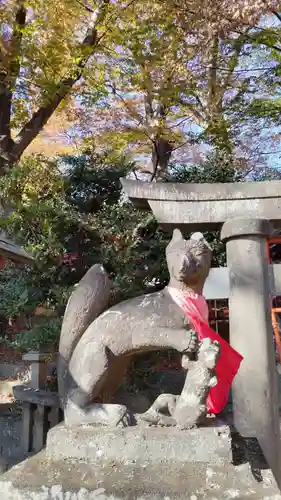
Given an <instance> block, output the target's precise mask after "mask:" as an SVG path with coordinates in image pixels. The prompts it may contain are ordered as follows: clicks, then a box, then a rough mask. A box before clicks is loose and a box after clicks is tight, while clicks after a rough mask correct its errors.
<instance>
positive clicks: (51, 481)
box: [0, 452, 281, 500]
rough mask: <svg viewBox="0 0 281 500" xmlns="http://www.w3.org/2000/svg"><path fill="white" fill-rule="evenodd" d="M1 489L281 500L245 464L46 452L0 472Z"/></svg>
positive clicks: (49, 494)
mask: <svg viewBox="0 0 281 500" xmlns="http://www.w3.org/2000/svg"><path fill="white" fill-rule="evenodd" d="M163 458H164V459H166V458H169V457H163ZM255 477H256V479H255ZM0 492H1V500H230V499H236V500H237V499H238V500H242V499H245V500H281V495H280V493H279V490H278V488H277V487H276V484H275V482H274V480H273V478H272V475H271V473H270V471H260V472H259V474H258V473H257V471H255V476H253V474H252V472H251V469H250V467H249V466H248V464H243V465H240V466H237V467H235V466H233V465H231V464H229V465H228V466H227V465H224V466H223V465H213V464H212V463H209V464H208V463H206V462H205V463H203V462H197V463H195V462H193V463H192V462H187V463H185V464H184V463H183V462H182V463H180V462H177V463H176V462H173V461H171V463H170V465H167V461H165V460H164V461H163V463H161V462H159V463H158V464H150V465H149V466H148V465H147V466H145V465H142V466H141V465H140V464H133V463H128V464H120V463H119V464H118V463H116V462H114V461H113V460H107V459H106V458H105V459H104V460H103V462H102V463H100V464H95V465H93V464H92V463H90V462H86V461H82V460H80V461H79V460H66V459H65V460H62V459H61V460H51V459H50V458H49V457H47V456H46V453H45V452H40V453H39V454H38V455H36V456H34V457H32V458H29V459H28V460H26V461H25V462H22V463H21V464H19V465H16V466H15V467H13V468H12V469H10V470H9V471H8V472H6V473H5V474H3V475H2V476H0Z"/></svg>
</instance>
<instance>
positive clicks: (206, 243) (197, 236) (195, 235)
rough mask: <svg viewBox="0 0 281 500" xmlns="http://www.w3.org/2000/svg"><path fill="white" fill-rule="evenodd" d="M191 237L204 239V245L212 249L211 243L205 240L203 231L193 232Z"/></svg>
mask: <svg viewBox="0 0 281 500" xmlns="http://www.w3.org/2000/svg"><path fill="white" fill-rule="evenodd" d="M190 239H191V240H192V241H202V243H204V245H205V246H206V247H207V248H209V250H212V247H211V246H210V245H209V243H208V242H207V241H206V240H205V238H204V236H203V234H202V233H193V234H192V235H191V236H190Z"/></svg>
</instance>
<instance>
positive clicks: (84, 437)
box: [46, 423, 231, 465]
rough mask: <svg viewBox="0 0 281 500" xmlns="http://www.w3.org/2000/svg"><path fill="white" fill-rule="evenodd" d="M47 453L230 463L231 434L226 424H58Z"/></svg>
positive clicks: (100, 458)
mask: <svg viewBox="0 0 281 500" xmlns="http://www.w3.org/2000/svg"><path fill="white" fill-rule="evenodd" d="M46 453H47V456H48V457H50V458H52V459H56V460H60V459H74V460H85V461H87V462H91V463H94V464H96V463H102V462H103V461H104V460H105V459H106V460H113V461H115V462H118V463H138V464H140V465H145V464H150V463H158V462H160V463H162V462H166V463H168V464H173V463H197V462H200V463H212V464H214V465H224V464H229V463H231V436H230V429H229V427H228V426H227V425H223V424H221V425H220V424H219V425H216V426H214V425H210V426H208V427H201V428H198V429H191V430H188V431H180V430H178V429H176V428H168V429H167V428H159V427H148V426H145V425H144V426H143V427H142V426H138V427H127V428H125V429H123V428H115V429H108V428H104V427H100V426H99V427H94V426H90V425H89V426H83V427H72V428H67V427H65V426H64V424H63V423H62V424H59V425H57V426H56V427H54V428H53V429H51V430H50V431H49V433H48V436H47V448H46Z"/></svg>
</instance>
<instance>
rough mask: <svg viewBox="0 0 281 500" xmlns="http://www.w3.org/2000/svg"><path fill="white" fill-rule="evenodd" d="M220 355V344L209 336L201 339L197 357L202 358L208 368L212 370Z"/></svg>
mask: <svg viewBox="0 0 281 500" xmlns="http://www.w3.org/2000/svg"><path fill="white" fill-rule="evenodd" d="M219 355H220V344H219V342H217V341H214V342H213V341H212V340H211V339H209V338H206V339H203V341H202V343H201V346H200V347H199V354H198V359H202V361H203V362H204V364H205V366H206V367H207V368H209V370H213V369H214V368H215V366H216V364H217V361H218V358H219Z"/></svg>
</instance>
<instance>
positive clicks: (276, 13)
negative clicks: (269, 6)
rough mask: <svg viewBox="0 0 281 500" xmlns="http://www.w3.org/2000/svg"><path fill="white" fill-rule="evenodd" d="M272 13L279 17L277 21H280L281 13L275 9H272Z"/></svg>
mask: <svg viewBox="0 0 281 500" xmlns="http://www.w3.org/2000/svg"><path fill="white" fill-rule="evenodd" d="M272 13H273V14H274V15H275V17H277V19H279V21H280V22H281V14H279V12H276V11H275V10H273V11H272Z"/></svg>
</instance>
